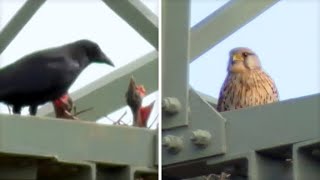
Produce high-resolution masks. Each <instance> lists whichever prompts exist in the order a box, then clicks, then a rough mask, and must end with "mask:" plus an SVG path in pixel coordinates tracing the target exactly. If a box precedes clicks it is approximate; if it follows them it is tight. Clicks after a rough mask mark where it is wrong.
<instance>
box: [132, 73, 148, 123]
mask: <svg viewBox="0 0 320 180" xmlns="http://www.w3.org/2000/svg"><path fill="white" fill-rule="evenodd" d="M145 95H146V90H145V88H144V87H143V86H142V85H136V83H135V81H134V80H133V78H132V77H131V79H130V84H129V87H128V91H127V93H126V101H127V104H128V106H129V107H130V109H131V111H132V113H133V126H138V127H147V122H148V119H149V116H150V113H151V110H152V108H153V104H154V103H151V104H150V105H148V106H146V107H141V106H142V99H143V97H144V96H145Z"/></svg>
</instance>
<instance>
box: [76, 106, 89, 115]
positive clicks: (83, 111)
mask: <svg viewBox="0 0 320 180" xmlns="http://www.w3.org/2000/svg"><path fill="white" fill-rule="evenodd" d="M73 109H74V110H73V111H74V116H78V115H79V114H82V113H85V112H87V111H91V110H93V107H90V108H87V109H84V110H81V111H79V112H77V111H76V106H75V107H74V108H73Z"/></svg>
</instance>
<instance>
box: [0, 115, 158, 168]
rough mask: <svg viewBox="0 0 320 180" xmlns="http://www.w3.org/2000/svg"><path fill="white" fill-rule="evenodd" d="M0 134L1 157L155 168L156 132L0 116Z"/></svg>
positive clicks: (143, 129)
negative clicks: (32, 157) (41, 158)
mask: <svg viewBox="0 0 320 180" xmlns="http://www.w3.org/2000/svg"><path fill="white" fill-rule="evenodd" d="M0 132H1V136H0V153H11V154H20V155H23V156H26V155H28V156H41V157H43V158H45V157H47V158H55V159H57V160H58V161H90V162H94V163H105V164H113V165H130V166H142V167H154V164H155V162H154V154H155V151H156V150H157V148H155V147H154V143H155V142H154V141H155V138H154V136H155V135H156V133H157V131H155V130H149V129H145V128H134V127H128V126H107V125H100V124H96V123H89V122H84V121H72V120H61V119H55V118H39V117H32V116H26V117H23V116H18V115H0ZM137 152H139V153H138V154H137Z"/></svg>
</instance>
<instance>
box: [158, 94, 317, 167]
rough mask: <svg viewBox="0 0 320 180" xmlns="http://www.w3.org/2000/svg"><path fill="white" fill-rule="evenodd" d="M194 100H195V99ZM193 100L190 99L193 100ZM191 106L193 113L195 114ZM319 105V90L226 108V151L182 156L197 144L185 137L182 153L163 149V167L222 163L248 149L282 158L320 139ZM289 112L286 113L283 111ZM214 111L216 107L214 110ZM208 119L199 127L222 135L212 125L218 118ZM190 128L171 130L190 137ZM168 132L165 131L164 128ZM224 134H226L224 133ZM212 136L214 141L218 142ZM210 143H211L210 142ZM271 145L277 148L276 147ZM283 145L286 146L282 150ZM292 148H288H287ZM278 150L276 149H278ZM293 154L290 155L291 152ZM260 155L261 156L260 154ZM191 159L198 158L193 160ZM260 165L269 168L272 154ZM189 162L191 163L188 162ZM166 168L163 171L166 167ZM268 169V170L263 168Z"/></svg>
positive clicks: (216, 123) (203, 113)
mask: <svg viewBox="0 0 320 180" xmlns="http://www.w3.org/2000/svg"><path fill="white" fill-rule="evenodd" d="M193 101H194V100H193ZM193 101H191V103H192V102H193ZM192 109H193V108H191V116H192V112H193V111H192ZM319 109H320V94H316V95H311V96H306V97H302V98H297V99H291V100H287V101H281V102H278V103H272V104H267V105H264V106H256V107H251V108H243V109H239V110H234V111H227V112H223V113H221V115H222V117H223V118H224V119H226V120H227V121H226V124H225V125H226V144H225V145H226V147H225V148H226V153H225V154H224V155H218V156H217V153H214V152H213V151H212V153H211V155H210V154H207V157H208V156H211V158H206V159H200V158H198V156H199V154H202V153H193V154H192V153H191V154H189V156H188V157H183V156H182V154H184V153H185V152H188V151H194V148H192V147H190V146H189V145H188V142H187V141H184V143H183V145H184V147H185V148H184V149H183V152H182V151H181V153H180V154H181V155H180V154H177V155H172V154H171V155H170V156H169V155H168V154H166V153H163V154H162V155H163V156H162V160H163V162H162V163H163V165H165V167H164V169H166V170H168V172H173V171H174V172H175V173H177V171H175V169H180V168H182V167H185V168H186V167H189V168H190V167H193V168H195V167H196V165H197V161H200V162H201V161H202V162H203V161H210V163H211V164H219V163H221V162H224V161H226V160H227V159H234V158H233V157H234V156H237V155H239V154H245V153H247V152H252V151H256V152H259V153H261V154H267V155H270V154H271V155H272V156H273V157H277V156H279V155H277V153H278V154H282V155H280V156H279V158H282V159H285V158H288V157H287V153H289V154H290V153H291V152H290V146H292V145H293V144H295V143H298V142H302V141H307V140H312V139H317V138H318V139H319V138H320V129H319V127H320V121H319ZM284 112H286V113H284ZM197 113H199V114H202V116H203V119H206V120H207V118H208V117H211V116H212V115H209V113H206V112H204V111H203V108H202V107H201V108H198V109H197ZM212 113H213V111H212ZM192 119H193V120H194V121H191V122H190V125H191V126H192V125H193V124H197V123H198V121H200V122H201V120H200V119H199V118H194V117H193V118H192ZM215 119H216V117H214V118H213V120H207V121H204V122H202V123H201V124H200V123H199V125H198V128H201V129H208V131H209V132H210V133H211V134H214V135H215V136H214V138H215V137H218V138H219V137H220V135H221V134H220V133H217V131H216V130H215V131H213V130H210V129H209V127H219V126H221V125H220V124H219V121H217V120H215ZM189 132H190V130H188V129H187V128H185V129H182V128H176V129H172V130H171V132H170V133H171V134H173V135H176V136H182V137H184V139H187V138H186V137H187V136H186V135H185V134H187V133H189ZM163 133H164V135H166V133H167V132H166V131H164V132H163ZM222 135H223V134H222ZM214 140H215V139H213V143H212V144H214V143H215V141H214ZM208 147H209V146H208ZM270 149H274V150H273V151H272V150H270ZM283 149H284V150H283ZM288 149H289V150H288ZM275 152H276V153H275ZM289 157H290V156H289ZM259 158H260V157H259ZM191 160H193V161H195V162H192V161H191ZM260 160H261V161H262V162H261V163H260V164H261V165H262V167H261V168H263V169H265V168H268V167H267V164H268V163H273V162H274V161H271V160H270V158H269V157H266V158H264V156H263V157H261V158H260ZM274 163H275V164H278V167H279V168H280V169H281V168H282V165H283V164H281V163H280V162H277V161H275V162H274ZM188 164H189V165H188ZM166 170H164V172H165V171H166ZM261 171H263V172H266V171H265V170H261Z"/></svg>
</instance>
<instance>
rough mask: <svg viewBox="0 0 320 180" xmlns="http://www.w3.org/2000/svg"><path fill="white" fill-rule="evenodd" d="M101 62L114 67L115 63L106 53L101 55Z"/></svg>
mask: <svg viewBox="0 0 320 180" xmlns="http://www.w3.org/2000/svg"><path fill="white" fill-rule="evenodd" d="M99 62H101V63H106V64H108V65H110V66H112V67H114V64H113V62H112V61H111V60H110V58H108V57H107V56H106V55H105V54H104V53H101V55H100V58H99Z"/></svg>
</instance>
